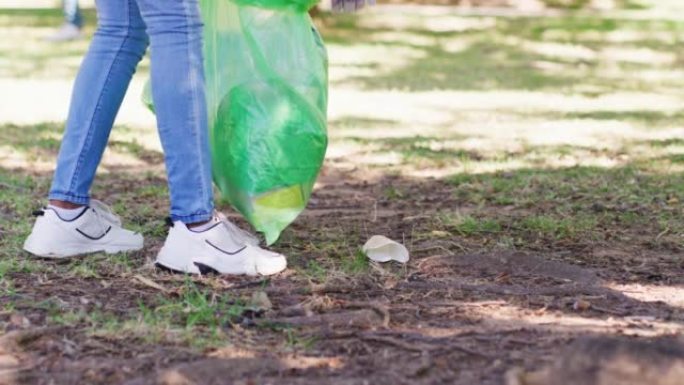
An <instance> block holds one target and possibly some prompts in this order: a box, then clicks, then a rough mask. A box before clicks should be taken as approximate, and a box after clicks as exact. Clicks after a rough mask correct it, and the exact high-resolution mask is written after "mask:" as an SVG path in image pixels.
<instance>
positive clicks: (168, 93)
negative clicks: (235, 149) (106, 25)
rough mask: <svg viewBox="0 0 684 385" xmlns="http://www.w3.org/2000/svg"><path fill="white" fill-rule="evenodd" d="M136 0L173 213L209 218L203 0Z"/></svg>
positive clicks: (185, 217) (174, 216)
mask: <svg viewBox="0 0 684 385" xmlns="http://www.w3.org/2000/svg"><path fill="white" fill-rule="evenodd" d="M137 1H138V6H139V7H140V13H141V14H142V17H143V20H144V21H145V24H146V25H147V33H148V35H149V37H150V53H151V55H152V56H151V59H152V63H151V66H152V98H153V100H154V106H155V111H156V113H157V124H158V128H159V135H160V137H161V142H162V146H163V148H164V156H165V161H166V171H167V175H168V180H169V191H170V195H171V218H172V219H173V220H180V221H182V222H184V223H194V222H201V221H205V220H208V219H210V218H211V216H212V214H213V209H214V202H213V191H212V181H211V175H212V174H211V173H212V171H211V155H210V152H209V138H208V136H209V135H208V134H209V133H208V128H207V106H206V99H205V92H204V88H205V81H204V64H203V54H202V28H203V24H202V19H201V15H200V9H199V3H198V0H165V1H159V0H137Z"/></svg>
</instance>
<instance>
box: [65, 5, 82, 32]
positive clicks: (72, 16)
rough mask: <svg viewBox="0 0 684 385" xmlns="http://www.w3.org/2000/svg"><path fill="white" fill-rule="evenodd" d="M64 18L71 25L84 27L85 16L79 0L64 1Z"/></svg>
mask: <svg viewBox="0 0 684 385" xmlns="http://www.w3.org/2000/svg"><path fill="white" fill-rule="evenodd" d="M64 18H65V19H66V22H67V23H69V24H73V25H75V26H76V27H78V28H81V27H83V16H82V15H81V9H80V8H79V7H78V0H64Z"/></svg>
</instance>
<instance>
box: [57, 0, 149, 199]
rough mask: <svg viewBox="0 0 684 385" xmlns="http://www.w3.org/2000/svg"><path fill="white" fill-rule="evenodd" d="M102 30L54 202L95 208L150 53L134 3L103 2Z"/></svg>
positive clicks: (64, 148) (88, 62) (82, 75)
mask: <svg viewBox="0 0 684 385" xmlns="http://www.w3.org/2000/svg"><path fill="white" fill-rule="evenodd" d="M96 6H97V13H98V27H97V31H96V32H95V36H94V38H93V41H92V43H91V44H90V49H89V50H88V53H87V54H86V57H85V59H84V60H83V63H82V64H81V68H80V70H79V73H78V76H77V78H76V83H75V84H74V90H73V94H72V98H71V106H70V109H69V118H68V119H67V123H66V130H65V132H64V138H63V139H62V145H61V148H60V151H59V156H58V159H57V169H56V170H55V175H54V179H53V181H52V188H51V189H50V199H58V200H64V201H68V202H72V203H76V204H88V203H89V191H90V186H91V185H92V182H93V178H94V177H95V171H96V170H97V166H98V165H99V163H100V160H101V159H102V153H103V152H104V149H105V146H106V145H107V140H108V139H109V133H110V132H111V129H112V125H113V124H114V118H115V117H116V114H117V113H118V111H119V107H120V106H121V103H122V101H123V98H124V95H125V93H126V90H127V89H128V84H129V83H130V81H131V78H132V76H133V74H134V73H135V69H136V67H137V65H138V62H140V60H141V59H142V57H143V55H144V54H145V50H146V49H147V44H148V39H147V34H146V33H145V23H144V22H143V20H142V18H141V16H140V11H139V9H138V7H137V5H136V2H135V1H134V0H97V2H96Z"/></svg>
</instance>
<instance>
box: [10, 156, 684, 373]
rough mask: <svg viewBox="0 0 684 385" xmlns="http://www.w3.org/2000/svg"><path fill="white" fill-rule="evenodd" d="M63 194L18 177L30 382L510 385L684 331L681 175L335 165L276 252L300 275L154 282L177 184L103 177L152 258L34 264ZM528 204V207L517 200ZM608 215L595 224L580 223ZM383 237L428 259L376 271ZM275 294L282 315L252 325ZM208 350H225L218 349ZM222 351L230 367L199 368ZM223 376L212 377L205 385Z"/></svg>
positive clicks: (17, 314)
mask: <svg viewBox="0 0 684 385" xmlns="http://www.w3.org/2000/svg"><path fill="white" fill-rule="evenodd" d="M48 178H49V174H47V173H34V172H28V171H26V170H22V169H14V170H8V169H2V170H1V171H0V182H1V183H2V185H3V189H2V192H1V193H0V197H1V198H2V199H1V200H0V212H2V213H3V215H2V216H1V217H0V218H1V222H0V224H1V226H0V231H2V233H1V234H2V240H0V249H1V250H2V255H3V257H2V261H0V266H1V267H2V268H0V273H1V276H2V277H3V285H4V289H5V291H4V294H3V295H1V296H0V305H2V308H3V309H9V311H7V310H5V311H4V312H2V313H0V323H2V325H3V329H4V330H5V331H10V330H19V331H20V332H22V333H23V332H26V333H28V332H29V331H35V330H36V329H37V328H40V327H44V326H45V327H48V328H49V329H47V330H45V331H43V332H39V334H38V336H37V337H36V338H33V339H27V340H26V341H25V342H23V343H22V347H21V349H19V353H16V354H15V356H17V357H21V360H22V362H25V363H27V364H29V365H31V364H33V365H39V367H40V368H41V369H40V370H39V371H30V372H28V371H22V372H20V374H21V376H23V377H21V378H23V379H30V380H31V381H32V382H34V383H47V382H46V381H48V380H50V381H53V382H54V381H57V382H56V383H74V382H79V381H85V380H88V381H96V382H98V383H121V382H122V381H124V380H127V379H133V378H136V377H140V378H141V379H140V380H138V381H143V383H144V381H152V379H151V378H152V377H146V375H147V374H146V373H149V371H150V369H151V368H158V369H164V368H169V367H173V366H175V365H176V364H181V367H180V368H178V369H177V370H179V371H180V372H184V371H187V370H188V369H189V370H191V371H193V372H194V373H197V376H200V378H203V379H204V380H205V381H206V380H210V379H211V378H214V377H216V378H220V376H228V377H231V378H233V377H235V378H244V377H245V376H247V377H250V378H253V379H273V378H279V379H280V380H281V381H284V382H286V383H312V382H317V381H323V378H324V377H325V378H326V380H325V381H328V382H330V383H340V384H344V383H353V382H354V381H355V380H358V379H359V378H371V379H373V381H374V382H377V383H380V384H384V383H388V384H389V383H426V384H427V383H434V382H435V381H443V380H450V381H451V382H452V383H463V384H466V383H468V384H472V383H482V384H501V383H502V381H503V375H504V373H505V372H506V371H507V370H508V369H510V368H512V367H513V366H524V367H527V368H538V367H540V366H541V365H542V364H544V363H545V362H547V361H548V359H549V358H550V357H553V356H554V354H555V352H557V351H558V349H559V348H560V347H563V346H565V345H566V344H567V343H568V341H570V340H573V339H575V338H577V337H579V336H592V335H609V336H612V335H617V334H628V335H634V336H638V337H639V338H650V337H653V336H659V335H669V334H673V333H681V331H682V327H683V325H684V312H683V309H684V304H682V303H681V302H677V301H679V300H681V296H682V291H684V285H683V282H682V280H681V274H680V273H681V267H682V266H681V263H682V259H681V255H682V254H681V248H680V243H679V235H680V233H679V230H673V231H676V233H674V234H673V233H670V234H659V233H660V232H661V230H660V227H658V226H660V224H661V223H662V221H663V220H671V221H672V222H671V223H670V224H674V223H675V221H676V220H677V219H676V218H677V217H674V216H673V217H672V218H670V217H669V216H668V215H670V214H671V211H672V210H671V208H670V206H669V205H668V204H667V202H665V201H664V199H665V198H666V197H667V194H669V193H670V192H672V191H676V190H678V186H680V183H681V181H682V175H679V174H670V175H666V176H648V175H639V174H638V173H637V172H635V171H634V170H630V169H599V168H574V169H570V170H520V171H511V172H507V173H500V174H494V175H459V176H455V177H453V178H449V179H412V178H405V177H400V176H383V175H379V176H378V177H373V176H371V175H362V174H359V173H358V172H344V171H340V170H337V169H334V168H328V169H326V170H325V171H324V175H323V176H322V177H321V180H320V187H319V188H318V189H317V191H316V192H315V194H314V196H313V199H312V202H311V205H310V207H309V209H308V210H307V211H306V212H305V213H304V215H302V217H301V218H300V219H298V220H297V221H296V223H295V224H294V225H293V226H292V227H291V228H290V229H288V230H287V231H286V233H285V234H284V236H283V238H282V239H281V241H280V242H279V243H278V244H277V245H276V247H275V248H276V250H278V251H281V252H284V253H285V254H287V255H288V256H289V257H290V259H289V260H290V269H289V271H288V272H287V273H286V274H283V275H280V276H277V277H273V278H271V279H267V280H262V279H250V278H201V279H191V280H189V281H188V280H187V279H185V278H182V277H178V276H174V275H168V274H166V273H160V272H157V271H155V270H154V269H153V268H152V266H151V261H152V260H153V259H154V255H155V253H156V250H158V248H159V246H160V245H161V242H162V241H163V237H164V234H165V229H164V227H163V224H162V223H163V221H162V218H163V217H164V216H165V215H166V213H165V212H166V207H167V204H166V199H165V189H166V187H165V182H164V179H162V178H158V177H153V176H144V175H136V174H135V173H132V172H130V171H129V172H118V173H108V174H104V175H101V176H100V177H98V182H97V185H98V187H97V188H96V190H95V192H96V194H97V195H98V196H99V197H107V198H109V199H108V200H110V202H112V203H115V207H116V208H117V211H118V212H119V213H121V214H122V215H123V217H124V221H125V222H126V223H129V224H132V225H133V226H134V227H135V228H136V229H141V230H143V229H144V232H145V235H146V238H147V247H146V250H145V251H143V252H141V253H133V254H129V255H122V256H113V257H110V256H92V257H87V258H82V259H77V260H74V261H68V262H66V263H55V262H48V261H38V260H31V259H29V258H28V257H27V256H26V255H25V254H23V253H21V252H20V244H21V240H22V239H23V237H24V236H25V235H26V233H27V231H28V230H29V227H30V224H27V223H23V222H28V221H25V220H24V219H25V218H28V217H29V214H30V211H31V210H32V209H34V208H35V207H37V206H38V205H39V204H40V203H41V202H42V197H43V194H44V193H45V188H46V186H47V184H48V180H47V179H48ZM635 178H636V182H634V181H633V180H634V179H635ZM621 183H624V184H626V185H627V186H629V187H628V189H627V190H625V189H624V188H620V186H619V185H620V184H621ZM646 186H648V187H646ZM679 191H681V190H679ZM507 192H514V193H513V194H507ZM651 194H653V195H651ZM508 195H511V197H512V199H513V201H512V202H503V198H502V196H504V197H506V196H508ZM645 196H648V197H649V199H644V197H645ZM516 199H521V200H520V201H518V200H516ZM554 202H555V203H554ZM223 209H226V208H225V207H223ZM635 210H636V212H637V215H636V216H629V217H628V218H629V219H628V220H627V219H625V220H624V221H623V220H622V219H621V218H622V216H623V215H626V213H632V212H634V211H635ZM640 210H644V212H651V213H655V216H656V218H649V217H644V218H642V217H641V215H639V214H638V213H639V212H642V211H640ZM594 214H595V215H597V216H598V218H597V219H596V220H595V221H589V222H586V223H585V222H573V219H572V218H573V217H582V216H586V215H594ZM613 214H614V216H613ZM233 217H234V216H233ZM540 217H541V218H544V219H543V220H540V219H538V218H540ZM526 218H527V221H526ZM529 218H537V219H536V220H530V219H529ZM568 218H570V219H568ZM667 218H670V219H667ZM563 221H566V222H563ZM18 222H22V223H18ZM668 223H669V222H668ZM373 234H384V235H387V236H390V237H392V238H394V239H397V240H400V241H403V242H404V243H405V244H407V246H409V248H410V250H411V251H412V256H413V259H412V261H411V262H410V263H409V264H408V265H407V266H399V265H393V264H389V265H375V264H369V263H368V261H367V259H366V258H365V257H364V256H363V255H361V254H359V253H358V249H359V247H360V245H361V244H362V243H363V242H365V240H366V239H368V237H369V236H370V235H373ZM608 235H609V236H608ZM659 235H660V236H659ZM658 236H659V237H658ZM656 238H658V239H657V240H656ZM647 240H648V241H647ZM654 240H656V241H654ZM137 276H141V277H143V279H142V280H141V279H139V278H136V277H137ZM150 282H152V284H150ZM615 284H621V285H632V287H631V289H625V290H620V289H619V288H616V287H615V286H614V285H615ZM188 285H189V286H188ZM188 287H190V288H192V289H188ZM194 288H199V289H194ZM636 288H641V290H642V293H640V296H637V297H635V293H634V292H632V291H630V290H634V289H636ZM658 289H660V290H664V289H667V290H670V293H671V294H670V297H667V296H665V297H663V295H662V293H661V292H658ZM188 290H189V291H188ZM193 290H200V291H199V293H201V295H200V296H199V297H198V298H205V301H207V302H206V303H207V304H208V305H207V306H209V309H211V310H210V312H209V316H207V317H205V318H202V317H200V318H196V319H200V320H202V321H198V323H195V324H188V319H191V318H194V317H199V316H198V315H197V314H203V313H201V312H202V311H203V310H202V309H203V308H202V307H201V305H198V303H197V302H193V301H191V300H190V299H191V298H195V297H189V296H188V292H190V293H194V291H193ZM255 291H264V292H265V293H267V295H268V297H269V299H270V302H271V303H272V304H273V308H272V309H270V310H267V309H263V310H259V311H256V312H255V311H254V310H250V307H249V301H250V296H251V295H252V293H254V292H255ZM217 298H218V299H217ZM224 303H231V304H232V305H230V306H229V307H225V306H224V305H223V304H224ZM237 305H239V307H238V308H235V307H234V306H237ZM169 309H175V310H169ZM231 309H232V310H231ZM235 309H238V310H239V311H238V312H237V313H235V314H233V315H232V316H231V317H230V318H223V316H225V315H226V314H228V313H230V312H231V311H236V310H235ZM21 317H23V318H21ZM23 319H26V320H27V321H21V320H23ZM18 320H19V321H18ZM221 320H223V321H221ZM226 320H230V321H229V322H226ZM214 322H218V323H217V324H214ZM224 322H225V323H224ZM188 325H191V326H188ZM212 325H214V326H212ZM55 328H56V329H55ZM41 333H42V334H41ZM183 336H185V337H183ZM193 340H194V341H195V343H197V342H198V341H213V343H214V344H209V345H201V344H200V345H199V346H204V347H203V348H199V349H198V348H197V347H196V346H197V345H194V344H193V343H192V342H191V341H193ZM204 343H205V344H207V343H208V342H204ZM193 346H195V347H193ZM203 349H206V350H203ZM203 351H209V352H213V353H212V355H213V356H214V357H215V358H214V359H213V361H212V359H210V360H209V361H202V362H200V363H198V364H197V366H193V365H192V364H186V363H187V362H191V361H195V360H202V359H204V358H205V357H206V354H205V353H203ZM293 354H296V356H297V357H299V360H303V361H298V359H295V358H293ZM133 356H136V357H144V358H143V359H138V358H136V359H131V358H130V357H133ZM240 357H242V358H240ZM250 357H251V358H250ZM255 357H256V358H258V359H259V360H258V361H257V360H256V358H255ZM217 359H220V360H218V361H217ZM47 362H51V364H49V365H47V364H46V363H47ZM238 362H239V363H243V364H244V365H247V366H249V365H252V364H254V363H256V362H262V363H263V365H262V366H260V367H259V368H255V369H254V371H250V373H249V374H245V373H244V371H241V370H242V369H238V368H236V367H234V366H231V367H225V366H221V365H219V364H221V363H238ZM183 365H185V366H183ZM205 365H206V366H207V368H208V369H207V373H206V375H205V374H200V373H199V372H197V371H195V369H197V368H200V367H204V366H205ZM121 367H126V368H128V369H127V370H125V371H121V370H119V369H120V368H121ZM183 367H184V368H185V369H183ZM212 373H213V374H212ZM164 375H168V372H166V374H164ZM186 375H188V376H189V377H190V378H195V377H194V375H189V374H187V373H186ZM154 376H156V375H154ZM154 376H153V377H154ZM212 376H214V377H212ZM62 379H63V380H64V381H63V382H60V381H62ZM157 380H158V381H161V382H160V383H165V382H163V380H162V379H157ZM133 383H135V382H133ZM205 383H206V382H205Z"/></svg>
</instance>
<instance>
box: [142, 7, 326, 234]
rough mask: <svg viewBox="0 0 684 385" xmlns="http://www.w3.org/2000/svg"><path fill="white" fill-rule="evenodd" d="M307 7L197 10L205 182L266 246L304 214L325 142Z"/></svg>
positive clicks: (320, 63)
mask: <svg viewBox="0 0 684 385" xmlns="http://www.w3.org/2000/svg"><path fill="white" fill-rule="evenodd" d="M316 2H317V1H311V0H308V1H307V0H202V1H201V8H202V14H203V16H204V23H205V36H204V41H205V52H204V54H205V72H206V80H207V104H208V110H209V111H208V113H209V127H210V140H211V151H212V160H213V169H214V182H215V184H216V185H217V186H218V188H219V190H220V191H221V194H222V198H223V199H227V201H228V202H230V204H231V205H232V206H233V207H235V208H236V209H237V210H238V211H240V212H241V213H242V214H243V215H244V217H245V218H246V219H247V220H248V221H249V222H250V223H251V224H252V225H253V226H254V228H255V229H256V230H258V231H260V232H263V233H264V235H265V237H266V241H267V243H268V244H272V243H273V242H275V241H276V240H277V239H278V237H279V236H280V233H281V232H282V231H283V230H284V229H285V228H286V227H287V226H288V225H289V224H290V223H292V221H294V220H295V218H297V216H298V215H299V214H300V213H301V212H302V210H304V208H305V207H306V204H307V202H308V200H309V197H310V196H311V192H312V190H313V186H314V183H315V181H316V178H317V176H318V173H319V171H320V169H321V166H322V164H323V159H324V157H325V151H326V148H327V143H328V140H327V129H326V111H327V99H328V95H327V84H328V72H327V68H328V63H327V53H326V50H325V47H324V45H323V43H322V41H321V38H320V36H319V34H318V32H317V31H316V29H315V28H314V26H313V23H312V21H311V19H310V17H309V15H308V13H307V10H308V9H309V8H310V7H311V6H313V5H314V4H315V3H316ZM144 101H145V102H146V103H147V104H148V105H149V106H150V108H153V107H152V104H151V97H150V92H149V87H148V88H147V90H146V92H145V95H144Z"/></svg>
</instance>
